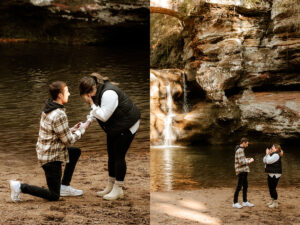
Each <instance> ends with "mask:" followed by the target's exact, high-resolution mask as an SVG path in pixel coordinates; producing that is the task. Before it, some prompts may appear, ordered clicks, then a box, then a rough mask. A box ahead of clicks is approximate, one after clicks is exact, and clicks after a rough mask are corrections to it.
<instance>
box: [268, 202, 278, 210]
mask: <svg viewBox="0 0 300 225" xmlns="http://www.w3.org/2000/svg"><path fill="white" fill-rule="evenodd" d="M277 207H278V200H274V201H273V204H271V205H269V208H271V209H272V208H277Z"/></svg>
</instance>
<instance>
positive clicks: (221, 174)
mask: <svg viewBox="0 0 300 225" xmlns="http://www.w3.org/2000/svg"><path fill="white" fill-rule="evenodd" d="M266 147H269V146H268V145H267V144H255V145H254V144H253V145H250V146H249V148H248V149H246V150H245V154H246V157H249V158H250V157H252V158H254V160H255V161H254V163H252V164H251V165H250V171H251V172H250V173H249V175H248V181H249V187H250V188H251V186H266V185H267V183H266V179H267V175H266V174H265V173H264V164H263V162H262V158H263V157H264V155H265V149H266ZM282 147H283V149H284V152H285V154H284V157H283V158H282V163H283V175H282V177H281V178H280V181H279V186H281V187H283V186H300V172H299V171H300V151H299V148H297V147H291V146H282ZM150 174H151V191H169V190H192V189H199V188H207V187H233V188H234V187H235V185H236V182H237V177H236V175H235V172H234V146H199V147H185V148H183V147H181V148H153V147H151V159H150Z"/></svg>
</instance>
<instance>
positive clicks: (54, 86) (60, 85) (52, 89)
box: [49, 81, 67, 100]
mask: <svg viewBox="0 0 300 225" xmlns="http://www.w3.org/2000/svg"><path fill="white" fill-rule="evenodd" d="M65 86H67V85H66V83H65V82H63V81H54V82H52V83H51V84H50V85H49V93H50V96H51V98H52V100H56V99H57V97H58V95H59V93H63V91H64V88H65Z"/></svg>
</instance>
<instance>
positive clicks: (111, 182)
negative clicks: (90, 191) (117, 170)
mask: <svg viewBox="0 0 300 225" xmlns="http://www.w3.org/2000/svg"><path fill="white" fill-rule="evenodd" d="M115 180H116V178H114V177H108V181H107V185H106V187H105V189H104V190H103V191H98V192H97V195H98V196H104V195H106V194H108V193H109V192H111V190H112V189H113V186H114V183H115Z"/></svg>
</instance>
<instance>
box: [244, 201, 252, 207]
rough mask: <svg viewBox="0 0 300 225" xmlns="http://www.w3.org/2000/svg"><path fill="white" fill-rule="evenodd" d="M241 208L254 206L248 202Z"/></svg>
mask: <svg viewBox="0 0 300 225" xmlns="http://www.w3.org/2000/svg"><path fill="white" fill-rule="evenodd" d="M243 206H248V207H253V206H254V204H252V203H250V202H243Z"/></svg>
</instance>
